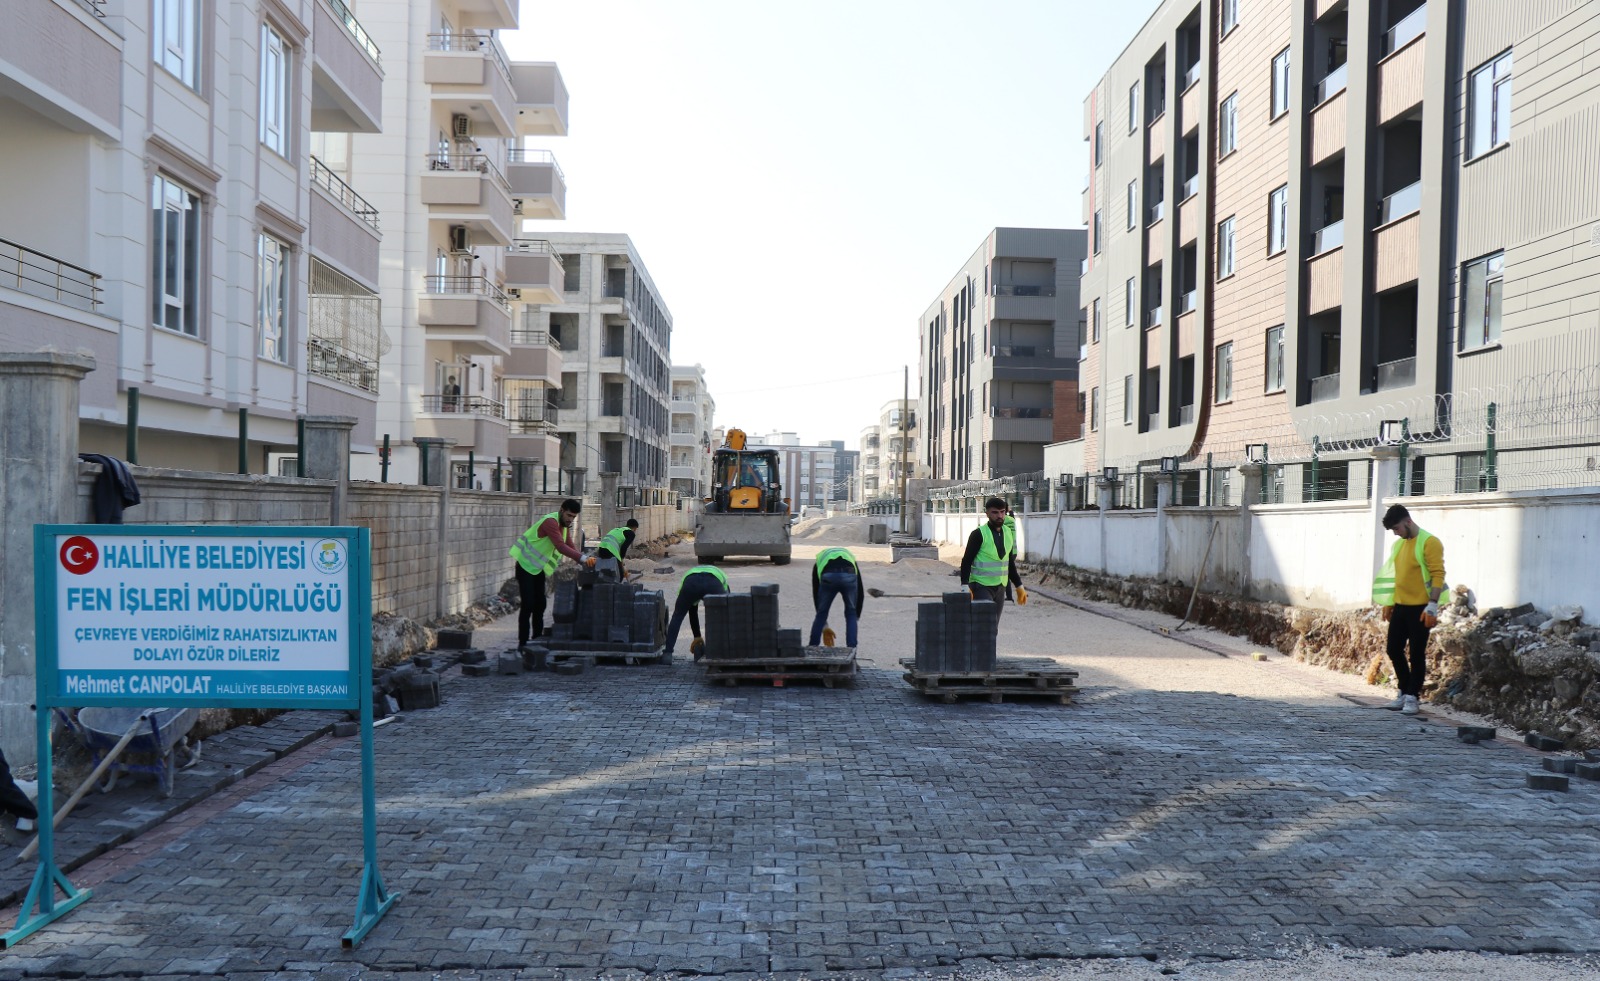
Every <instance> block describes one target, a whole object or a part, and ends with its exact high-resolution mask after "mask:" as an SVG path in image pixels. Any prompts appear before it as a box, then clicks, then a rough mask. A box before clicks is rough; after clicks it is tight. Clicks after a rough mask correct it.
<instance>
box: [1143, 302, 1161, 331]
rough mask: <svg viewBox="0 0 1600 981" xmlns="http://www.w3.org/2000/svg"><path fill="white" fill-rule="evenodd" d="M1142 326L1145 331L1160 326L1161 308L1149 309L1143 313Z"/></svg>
mask: <svg viewBox="0 0 1600 981" xmlns="http://www.w3.org/2000/svg"><path fill="white" fill-rule="evenodd" d="M1144 325H1145V328H1146V329H1149V328H1151V327H1160V326H1161V308H1160V307H1151V308H1150V309H1148V310H1146V311H1145V312H1144Z"/></svg>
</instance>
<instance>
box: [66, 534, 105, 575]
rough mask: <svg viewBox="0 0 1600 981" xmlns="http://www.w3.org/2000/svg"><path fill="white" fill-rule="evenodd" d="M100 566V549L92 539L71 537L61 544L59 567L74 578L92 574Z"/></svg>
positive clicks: (79, 536)
mask: <svg viewBox="0 0 1600 981" xmlns="http://www.w3.org/2000/svg"><path fill="white" fill-rule="evenodd" d="M99 564H100V549H98V548H96V547H95V544H94V541H93V539H89V538H85V537H84V536H82V535H73V536H72V537H71V538H69V539H67V540H66V541H64V542H62V543H61V567H62V568H63V569H65V570H67V571H68V572H70V573H72V574H73V575H75V576H81V575H83V574H84V573H86V572H93V571H94V567H95V566H97V565H99Z"/></svg>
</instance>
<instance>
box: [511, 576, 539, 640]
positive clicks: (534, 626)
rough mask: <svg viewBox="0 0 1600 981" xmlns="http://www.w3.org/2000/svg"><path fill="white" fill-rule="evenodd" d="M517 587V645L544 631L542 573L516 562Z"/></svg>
mask: <svg viewBox="0 0 1600 981" xmlns="http://www.w3.org/2000/svg"><path fill="white" fill-rule="evenodd" d="M517 589H518V591H519V592H521V594H522V606H521V608H520V609H518V610H517V646H518V647H521V646H522V645H523V644H526V643H527V642H528V641H529V640H531V639H533V638H534V637H538V636H539V635H541V634H543V633H544V573H542V572H540V573H532V572H529V571H528V570H527V569H524V568H523V567H522V563H521V562H518V563H517Z"/></svg>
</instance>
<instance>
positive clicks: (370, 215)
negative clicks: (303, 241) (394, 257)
mask: <svg viewBox="0 0 1600 981" xmlns="http://www.w3.org/2000/svg"><path fill="white" fill-rule="evenodd" d="M311 186H312V188H314V191H313V193H312V195H311V222H310V226H311V251H312V254H313V255H317V256H319V257H321V258H323V259H326V260H328V261H329V262H331V263H332V264H333V265H335V266H337V267H339V268H340V269H343V270H344V271H345V272H347V273H348V274H349V275H351V276H353V277H354V278H355V279H356V281H357V282H359V283H361V285H363V286H365V287H366V288H367V289H371V290H375V289H377V288H378V245H379V241H380V238H381V236H380V235H379V234H378V209H377V208H374V207H373V206H372V205H371V204H370V203H369V202H368V201H367V200H366V199H365V198H363V197H362V196H361V195H359V194H357V193H356V192H355V191H354V190H353V189H352V188H351V187H350V185H349V184H346V183H345V182H344V181H343V180H340V178H339V175H337V174H335V173H334V172H333V171H332V170H329V169H328V168H327V167H326V166H324V165H323V163H322V161H321V160H318V159H317V158H316V157H312V158H311Z"/></svg>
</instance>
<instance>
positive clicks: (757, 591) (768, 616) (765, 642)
mask: <svg viewBox="0 0 1600 981" xmlns="http://www.w3.org/2000/svg"><path fill="white" fill-rule="evenodd" d="M702 606H703V608H704V609H705V614H706V622H705V653H704V654H703V655H701V658H700V666H701V667H702V668H704V669H705V672H706V680H707V681H712V682H721V683H722V684H724V685H736V684H738V683H739V682H741V681H765V682H767V683H769V684H771V685H772V686H773V687H775V688H782V687H783V686H784V684H785V683H786V682H790V681H813V682H820V683H821V684H822V685H823V687H825V688H833V687H835V686H836V685H839V684H840V683H843V682H848V681H851V680H852V679H854V678H855V676H856V652H855V651H854V650H853V649H851V648H846V647H806V646H804V645H803V644H802V642H801V633H800V631H799V630H782V629H779V627H778V586H777V584H776V583H757V584H756V585H754V586H751V587H750V592H748V593H724V594H722V595H720V596H707V597H706V598H705V599H704V600H703V601H702Z"/></svg>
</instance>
